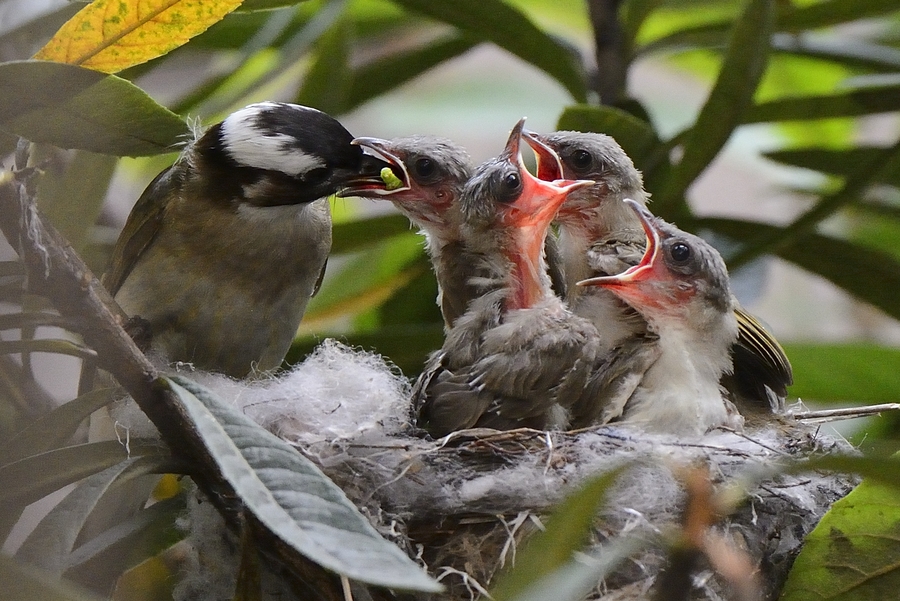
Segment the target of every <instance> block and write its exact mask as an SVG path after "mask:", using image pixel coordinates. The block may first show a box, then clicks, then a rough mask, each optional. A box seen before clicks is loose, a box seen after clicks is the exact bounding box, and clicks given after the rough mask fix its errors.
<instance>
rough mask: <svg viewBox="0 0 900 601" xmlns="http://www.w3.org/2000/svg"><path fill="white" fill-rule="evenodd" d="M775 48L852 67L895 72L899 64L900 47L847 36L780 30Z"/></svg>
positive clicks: (774, 43)
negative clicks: (814, 35) (783, 31)
mask: <svg viewBox="0 0 900 601" xmlns="http://www.w3.org/2000/svg"><path fill="white" fill-rule="evenodd" d="M772 49H773V50H775V51H776V52H780V53H785V54H793V55H796V56H806V57H809V58H816V59H819V60H827V61H831V62H834V63H838V64H840V65H843V66H845V67H849V68H859V69H866V70H869V71H875V72H886V73H893V72H896V71H897V69H898V68H900V50H896V49H894V48H890V47H888V46H882V45H879V44H870V43H867V42H862V41H859V40H848V39H847V36H845V35H844V36H840V37H833V38H832V37H824V36H821V37H820V36H816V37H812V36H808V35H803V34H800V35H790V34H777V35H774V36H772Z"/></svg>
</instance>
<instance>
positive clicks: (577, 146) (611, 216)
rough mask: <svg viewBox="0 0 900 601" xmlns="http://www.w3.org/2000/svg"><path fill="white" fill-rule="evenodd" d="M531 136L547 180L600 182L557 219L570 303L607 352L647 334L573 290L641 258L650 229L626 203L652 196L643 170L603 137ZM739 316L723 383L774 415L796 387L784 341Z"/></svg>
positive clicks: (593, 292)
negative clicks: (591, 326)
mask: <svg viewBox="0 0 900 601" xmlns="http://www.w3.org/2000/svg"><path fill="white" fill-rule="evenodd" d="M524 135H525V139H526V141H528V143H529V144H530V145H531V146H532V147H533V149H534V150H535V152H536V154H537V157H538V176H539V177H540V178H542V179H547V180H553V179H556V178H559V177H570V178H586V179H593V180H595V181H596V182H597V183H596V184H595V185H594V186H593V187H591V188H585V189H582V190H579V191H578V192H575V193H573V194H571V195H570V196H569V198H568V200H567V201H566V202H565V204H564V205H563V207H562V208H561V209H560V212H559V215H558V217H557V222H558V223H559V230H560V236H559V247H560V254H561V256H562V258H563V265H564V271H565V274H566V279H567V282H568V284H569V285H568V286H567V290H568V295H567V297H566V298H567V301H568V302H569V304H570V306H571V307H572V310H573V311H574V312H575V313H576V314H578V315H581V316H583V317H586V318H587V319H590V320H591V321H593V322H594V324H595V325H597V327H598V329H599V330H600V332H601V334H602V336H603V341H604V344H605V345H606V346H607V348H609V347H611V346H613V347H614V346H617V345H619V344H620V343H622V341H624V340H626V339H627V338H628V337H630V336H633V335H642V334H643V333H644V330H645V326H644V324H643V323H642V320H641V319H639V318H637V316H636V315H635V314H634V313H633V312H631V311H629V310H628V309H627V308H623V306H622V304H621V302H620V301H618V300H617V299H616V298H614V297H613V295H611V294H610V293H608V292H607V291H605V290H602V289H587V290H585V289H583V288H581V287H579V286H575V285H574V282H577V281H578V280H582V279H585V278H589V277H595V276H603V275H614V274H617V273H620V272H622V271H623V270H625V269H627V268H628V267H630V266H633V265H635V264H637V262H638V261H639V260H640V257H641V255H642V253H643V250H644V244H645V239H644V234H643V230H642V228H641V224H640V221H639V220H638V219H637V217H636V216H635V213H634V212H633V211H631V210H630V209H629V208H628V207H627V206H626V205H625V204H624V203H623V202H622V201H623V199H625V198H630V199H632V200H633V201H635V202H637V203H638V204H640V205H641V206H646V204H647V200H648V194H647V193H646V192H645V191H644V189H643V181H642V178H641V174H640V172H639V171H638V170H637V169H636V168H635V166H634V163H633V162H632V161H631V159H630V158H629V157H628V155H627V154H625V151H624V150H622V148H621V146H619V144H618V143H617V142H616V141H615V140H614V139H613V138H612V137H610V136H607V135H604V134H598V133H582V132H574V131H560V132H554V133H550V134H540V135H539V134H536V133H533V132H525V134H524ZM545 149H546V150H545ZM551 151H552V152H551ZM557 156H558V159H556V157H557ZM734 310H735V316H736V318H737V320H738V329H739V335H738V340H737V342H736V343H735V344H734V346H733V348H732V349H731V353H732V355H733V359H734V373H732V374H729V375H727V376H725V382H724V383H725V384H726V386H727V388H728V389H729V392H730V393H731V394H732V397H733V398H734V400H735V401H736V402H738V403H739V404H740V406H741V408H742V409H744V410H751V411H754V412H755V411H759V410H763V411H769V410H770V409H772V408H774V407H775V406H778V405H780V404H781V403H782V402H783V400H784V398H785V396H786V395H787V386H789V385H790V384H791V383H792V381H793V375H792V371H791V364H790V361H788V358H787V356H786V355H785V353H784V350H783V349H782V347H781V345H780V344H778V341H777V340H776V339H775V338H774V337H773V336H772V335H771V334H770V333H769V332H768V331H767V330H766V329H765V328H764V327H763V326H762V325H761V324H760V323H759V321H758V320H757V319H756V318H754V317H753V316H752V315H750V314H749V313H747V312H746V311H745V310H744V309H743V308H742V307H741V306H740V305H739V304H738V303H737V301H736V300H734Z"/></svg>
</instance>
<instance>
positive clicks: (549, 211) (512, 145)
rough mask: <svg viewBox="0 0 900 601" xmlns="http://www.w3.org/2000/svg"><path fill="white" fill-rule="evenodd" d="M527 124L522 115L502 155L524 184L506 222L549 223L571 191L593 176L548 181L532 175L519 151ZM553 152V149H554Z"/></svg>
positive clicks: (520, 223) (589, 184) (514, 224)
mask: <svg viewBox="0 0 900 601" xmlns="http://www.w3.org/2000/svg"><path fill="white" fill-rule="evenodd" d="M524 126H525V119H524V118H523V119H521V120H520V121H519V122H518V123H517V124H516V126H515V127H513V129H512V132H510V134H509V140H507V142H506V149H505V150H504V151H503V154H502V155H501V157H504V158H505V159H506V160H508V161H509V162H510V163H512V164H514V165H516V166H517V167H518V169H519V175H520V176H521V178H522V184H523V189H522V193H521V194H520V195H519V198H518V199H516V201H515V202H513V203H511V204H509V205H507V206H508V209H509V210H507V211H506V212H505V214H504V216H503V219H504V222H505V223H506V224H508V225H512V226H515V227H526V226H533V225H544V224H546V225H549V224H550V222H551V221H553V218H554V217H555V216H556V213H557V212H558V211H559V207H560V206H562V204H563V202H565V200H566V197H567V196H568V195H569V193H571V192H573V191H574V190H578V189H580V188H585V187H588V186H593V185H594V182H593V181H592V180H569V179H559V178H557V179H554V180H552V181H546V180H544V179H543V178H537V177H535V176H534V175H532V174H531V173H530V172H529V171H528V169H527V168H526V167H525V161H524V160H523V159H522V154H521V152H520V150H521V140H522V130H523V128H524ZM551 152H553V151H552V150H551ZM555 154H556V153H554V155H555ZM561 172H562V171H561V170H560V173H561Z"/></svg>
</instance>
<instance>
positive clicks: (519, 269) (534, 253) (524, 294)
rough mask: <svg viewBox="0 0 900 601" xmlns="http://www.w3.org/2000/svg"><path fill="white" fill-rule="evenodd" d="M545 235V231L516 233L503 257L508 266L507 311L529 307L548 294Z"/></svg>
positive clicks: (527, 228)
mask: <svg viewBox="0 0 900 601" xmlns="http://www.w3.org/2000/svg"><path fill="white" fill-rule="evenodd" d="M538 230H540V231H538ZM546 233H547V228H546V227H544V228H534V227H524V228H520V229H519V230H518V232H517V234H518V235H517V236H516V243H515V244H514V245H513V248H512V249H511V252H509V253H508V255H507V257H508V259H509V260H510V262H511V263H512V271H511V273H510V276H511V277H510V293H509V295H508V296H507V299H506V309H507V310H513V309H527V308H529V307H533V306H534V305H536V304H537V303H538V302H539V301H541V300H542V299H543V298H544V296H545V295H546V294H547V293H548V292H549V287H548V284H547V282H546V276H545V275H544V265H543V253H544V236H545V235H546Z"/></svg>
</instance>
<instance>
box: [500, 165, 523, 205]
mask: <svg viewBox="0 0 900 601" xmlns="http://www.w3.org/2000/svg"><path fill="white" fill-rule="evenodd" d="M521 191H522V178H521V176H520V175H519V174H518V173H516V172H512V173H507V174H506V175H504V176H503V179H501V180H500V193H499V194H498V196H497V199H498V200H499V201H500V202H513V201H514V200H516V199H517V198H518V197H519V194H520V193H521Z"/></svg>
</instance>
